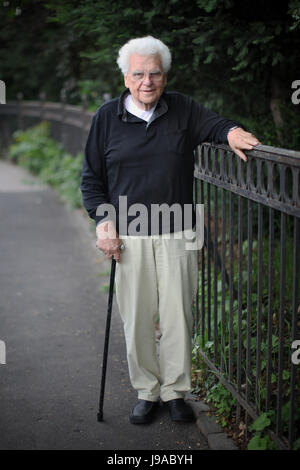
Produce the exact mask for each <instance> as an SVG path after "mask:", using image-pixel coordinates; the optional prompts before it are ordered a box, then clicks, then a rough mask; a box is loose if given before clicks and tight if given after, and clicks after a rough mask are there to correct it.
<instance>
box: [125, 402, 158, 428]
mask: <svg viewBox="0 0 300 470" xmlns="http://www.w3.org/2000/svg"><path fill="white" fill-rule="evenodd" d="M157 407H158V401H147V400H138V402H137V404H136V405H135V407H134V408H133V410H132V412H131V414H130V416H129V420H130V422H131V424H146V423H151V421H152V420H153V418H154V414H155V411H156V409H157Z"/></svg>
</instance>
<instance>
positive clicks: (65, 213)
mask: <svg viewBox="0 0 300 470" xmlns="http://www.w3.org/2000/svg"><path fill="white" fill-rule="evenodd" d="M29 180H31V184H28V181H29ZM33 181H34V180H33V179H32V177H30V176H28V174H27V173H26V172H25V171H23V170H21V169H20V168H17V167H15V166H12V165H11V164H8V163H6V162H3V161H1V160H0V217H1V218H0V340H2V341H4V342H5V345H6V364H2V365H1V364H0V449H105V450H118V449H119V450H124V449H128V450H132V449H137V450H140V449H150V450H159V449H160V450H170V449H171V450H195V449H207V448H208V447H207V442H206V439H205V438H204V437H203V435H202V434H201V433H200V431H199V429H198V427H197V426H196V424H188V425H179V424H175V423H172V422H171V421H170V419H169V416H168V414H167V412H166V411H165V410H164V409H163V408H162V409H161V410H160V411H159V414H158V416H157V419H156V421H155V422H154V423H153V424H151V425H150V426H146V425H140V426H134V425H131V424H130V423H129V419H128V414H129V411H130V409H131V408H132V406H133V405H134V404H135V402H136V394H135V392H134V391H133V390H132V389H131V385H130V383H129V378H128V369H127V362H126V352H125V343H124V336H123V328H122V324H121V320H120V317H119V313H118V310H117V306H116V303H114V309H113V316H112V325H111V337H110V346H109V362H108V373H107V381H106V394H105V403H104V422H103V423H97V421H96V415H97V407H98V396H99V383H100V372H101V360H102V350H103V343H104V332H105V321H106V311H107V293H104V292H103V291H101V290H100V285H103V284H104V283H108V276H107V272H108V269H109V264H108V262H107V261H106V260H104V259H103V257H102V256H101V254H100V253H99V252H98V251H97V250H96V248H95V240H94V235H93V232H92V231H91V230H90V225H89V223H88V222H87V220H86V219H85V218H84V217H83V216H82V214H81V213H79V212H78V211H74V210H70V209H68V208H67V207H66V206H65V205H64V204H62V203H61V202H60V201H59V199H58V197H57V195H56V194H55V193H54V192H53V191H52V190H51V189H49V188H47V187H45V186H43V185H39V184H32V182H33ZM100 273H104V274H105V276H104V277H103V275H101V276H99V274H100Z"/></svg>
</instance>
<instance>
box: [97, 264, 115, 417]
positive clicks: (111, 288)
mask: <svg viewBox="0 0 300 470" xmlns="http://www.w3.org/2000/svg"><path fill="white" fill-rule="evenodd" d="M115 271H116V260H115V259H114V258H113V259H112V260H111V270H110V282H109V294H108V307H107V318H106V331H105V342H104V352H103V362H102V379H101V389H100V399H99V411H98V414H97V420H98V422H101V421H103V401H104V389H105V378H106V364H107V353H108V343H109V331H110V320H111V310H112V303H113V295H114V283H115Z"/></svg>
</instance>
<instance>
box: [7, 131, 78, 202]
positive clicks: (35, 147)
mask: <svg viewBox="0 0 300 470" xmlns="http://www.w3.org/2000/svg"><path fill="white" fill-rule="evenodd" d="M8 158H10V159H12V160H14V161H15V162H16V163H18V164H19V165H21V166H22V167H24V168H26V169H27V170H29V171H30V172H32V173H33V174H35V175H37V176H38V177H39V179H40V180H41V181H42V182H43V183H47V184H49V185H51V186H53V187H54V188H55V189H56V190H57V191H58V193H59V194H60V196H61V197H62V199H63V200H64V201H66V202H67V203H69V204H70V205H71V206H72V207H81V206H82V204H81V193H80V175H81V167H82V158H83V155H82V154H78V155H77V156H76V157H73V156H72V155H70V154H68V153H66V152H65V151H64V149H63V147H62V145H61V144H59V143H58V142H56V141H54V140H53V139H51V137H50V128H49V123H47V122H42V123H41V124H39V125H37V126H35V127H32V128H29V129H27V130H26V131H17V132H15V134H14V141H13V143H12V144H11V146H10V148H9V153H8Z"/></svg>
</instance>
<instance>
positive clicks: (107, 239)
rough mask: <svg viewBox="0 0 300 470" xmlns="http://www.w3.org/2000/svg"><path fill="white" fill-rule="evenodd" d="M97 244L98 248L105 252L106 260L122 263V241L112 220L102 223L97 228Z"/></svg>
mask: <svg viewBox="0 0 300 470" xmlns="http://www.w3.org/2000/svg"><path fill="white" fill-rule="evenodd" d="M96 234H97V244H96V246H97V247H98V248H99V249H100V250H101V251H103V253H104V254H105V256H106V258H108V259H112V258H114V259H115V260H116V261H117V263H118V262H119V261H120V254H121V252H120V246H121V245H122V240H120V238H119V234H118V233H117V231H116V229H115V226H114V223H113V222H112V221H111V220H108V221H106V222H103V223H100V224H98V225H97V227H96Z"/></svg>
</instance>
